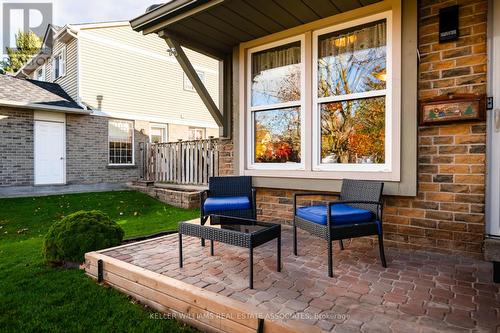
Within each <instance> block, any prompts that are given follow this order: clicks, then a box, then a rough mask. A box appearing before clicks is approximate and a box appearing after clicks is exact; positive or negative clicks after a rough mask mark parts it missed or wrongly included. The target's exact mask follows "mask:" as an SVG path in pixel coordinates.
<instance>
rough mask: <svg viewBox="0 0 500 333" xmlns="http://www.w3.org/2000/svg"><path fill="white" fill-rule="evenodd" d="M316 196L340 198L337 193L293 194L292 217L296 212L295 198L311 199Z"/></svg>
mask: <svg viewBox="0 0 500 333" xmlns="http://www.w3.org/2000/svg"><path fill="white" fill-rule="evenodd" d="M316 195H319V196H329V197H340V194H338V193H325V192H323V193H321V192H319V193H318V192H316V193H311V192H307V193H294V194H293V215H295V213H296V212H297V198H298V197H312V196H316Z"/></svg>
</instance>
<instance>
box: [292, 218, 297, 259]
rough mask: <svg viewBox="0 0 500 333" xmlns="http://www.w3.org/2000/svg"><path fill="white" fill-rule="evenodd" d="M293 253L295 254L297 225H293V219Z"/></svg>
mask: <svg viewBox="0 0 500 333" xmlns="http://www.w3.org/2000/svg"><path fill="white" fill-rule="evenodd" d="M293 254H294V255H295V256H296V255H297V226H296V225H295V220H294V222H293Z"/></svg>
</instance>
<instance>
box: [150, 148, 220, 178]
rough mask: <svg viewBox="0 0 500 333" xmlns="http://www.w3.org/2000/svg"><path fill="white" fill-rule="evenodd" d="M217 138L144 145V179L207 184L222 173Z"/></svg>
mask: <svg viewBox="0 0 500 333" xmlns="http://www.w3.org/2000/svg"><path fill="white" fill-rule="evenodd" d="M218 142H219V141H218V139H206V140H194V141H179V142H167V143H143V144H142V145H141V160H142V161H141V178H142V179H143V180H147V181H155V182H165V183H172V184H189V185H206V184H208V178H209V177H212V176H217V175H218V174H219V145H218Z"/></svg>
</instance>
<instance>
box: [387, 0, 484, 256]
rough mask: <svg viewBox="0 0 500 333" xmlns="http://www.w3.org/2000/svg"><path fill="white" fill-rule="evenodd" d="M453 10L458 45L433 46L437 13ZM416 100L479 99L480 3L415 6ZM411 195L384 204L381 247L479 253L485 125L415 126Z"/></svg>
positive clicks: (481, 63)
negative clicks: (476, 95) (417, 22)
mask: <svg viewBox="0 0 500 333" xmlns="http://www.w3.org/2000/svg"><path fill="white" fill-rule="evenodd" d="M457 3H458V4H459V5H460V11H459V13H460V19H459V24H460V39H459V40H458V41H456V42H450V43H445V44H439V43H438V16H437V14H438V11H439V8H441V7H444V6H449V5H452V4H457ZM419 12H420V25H419V50H420V54H421V62H420V66H419V98H421V99H425V98H429V97H434V96H438V95H442V94H446V93H480V94H485V93H486V61H487V54H486V27H487V24H486V20H487V1H471V0H469V1H429V0H427V1H421V3H420V9H419ZM418 145H419V155H418V182H419V183H418V184H419V185H418V196H417V197H416V198H388V200H387V205H386V209H385V233H386V239H387V240H388V241H389V242H388V243H390V244H392V245H396V246H405V247H407V246H409V247H412V248H426V249H429V248H433V249H436V250H443V251H459V252H465V253H468V254H479V253H481V252H482V243H483V239H484V195H485V160H486V155H485V152H486V124H485V123H484V122H474V123H463V124H453V125H444V126H429V127H419V129H418Z"/></svg>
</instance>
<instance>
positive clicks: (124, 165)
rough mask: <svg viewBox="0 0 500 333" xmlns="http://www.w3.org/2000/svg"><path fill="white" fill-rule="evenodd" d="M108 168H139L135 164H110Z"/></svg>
mask: <svg viewBox="0 0 500 333" xmlns="http://www.w3.org/2000/svg"><path fill="white" fill-rule="evenodd" d="M106 169H137V165H135V164H108V165H106Z"/></svg>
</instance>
